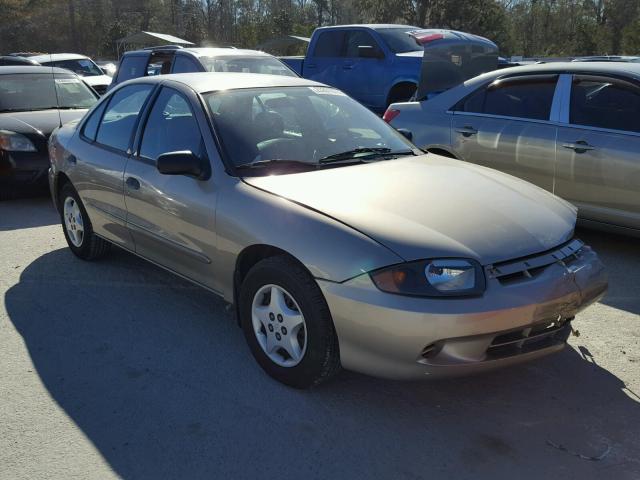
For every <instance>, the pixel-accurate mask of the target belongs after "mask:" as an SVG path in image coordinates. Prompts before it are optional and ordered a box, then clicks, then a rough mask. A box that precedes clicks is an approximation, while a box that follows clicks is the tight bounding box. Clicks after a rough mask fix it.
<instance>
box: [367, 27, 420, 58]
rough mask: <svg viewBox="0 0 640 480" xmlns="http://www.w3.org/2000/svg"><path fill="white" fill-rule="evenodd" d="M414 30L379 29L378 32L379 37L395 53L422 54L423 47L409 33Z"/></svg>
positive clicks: (411, 28)
mask: <svg viewBox="0 0 640 480" xmlns="http://www.w3.org/2000/svg"><path fill="white" fill-rule="evenodd" d="M413 30H415V28H413V27H408V28H380V29H377V30H376V32H378V35H380V36H381V37H382V39H383V40H384V42H385V43H386V44H387V46H388V47H389V49H390V50H391V51H392V52H393V53H406V52H421V51H422V50H423V48H422V45H420V44H419V43H418V41H417V40H416V39H415V38H413V37H412V36H411V35H409V34H408V33H407V32H412V31H413Z"/></svg>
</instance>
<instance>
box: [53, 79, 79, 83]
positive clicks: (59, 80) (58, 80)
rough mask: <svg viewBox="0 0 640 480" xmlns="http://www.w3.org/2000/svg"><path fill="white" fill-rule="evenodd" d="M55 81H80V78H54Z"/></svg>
mask: <svg viewBox="0 0 640 480" xmlns="http://www.w3.org/2000/svg"><path fill="white" fill-rule="evenodd" d="M56 83H60V84H63V83H80V80H79V79H77V78H56Z"/></svg>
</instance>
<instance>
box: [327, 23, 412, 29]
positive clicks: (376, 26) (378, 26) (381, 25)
mask: <svg viewBox="0 0 640 480" xmlns="http://www.w3.org/2000/svg"><path fill="white" fill-rule="evenodd" d="M356 27H359V28H370V29H372V30H380V29H384V28H412V29H414V30H420V27H414V26H413V25H403V24H398V23H364V24H362V23H361V24H350V25H334V26H327V27H320V28H318V30H332V29H334V28H356Z"/></svg>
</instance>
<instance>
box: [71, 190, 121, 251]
mask: <svg viewBox="0 0 640 480" xmlns="http://www.w3.org/2000/svg"><path fill="white" fill-rule="evenodd" d="M59 202H60V203H59V208H60V217H61V221H62V230H63V231H64V238H65V239H66V240H67V245H69V248H70V249H71V251H72V252H73V253H74V254H76V256H78V257H80V258H81V259H83V260H95V259H98V258H100V257H102V256H104V255H105V254H106V253H107V252H108V251H109V248H110V246H111V244H110V243H109V242H107V241H105V240H103V239H101V238H100V237H97V236H96V235H95V234H94V233H93V227H92V226H91V221H90V220H89V217H88V216H87V211H86V210H85V209H84V205H83V204H82V201H81V200H80V197H79V195H78V192H76V190H75V188H73V186H72V185H71V184H70V183H67V184H65V185H64V186H63V187H62V189H61V191H60V199H59Z"/></svg>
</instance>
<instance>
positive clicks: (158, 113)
mask: <svg viewBox="0 0 640 480" xmlns="http://www.w3.org/2000/svg"><path fill="white" fill-rule="evenodd" d="M185 150H188V151H190V152H191V153H193V154H195V155H196V156H202V153H203V150H204V145H203V142H202V136H201V135H200V129H199V128H198V122H197V120H196V118H195V117H194V115H193V111H192V110H191V107H190V106H189V103H188V101H187V99H186V98H184V97H183V96H182V95H181V94H180V93H178V92H176V91H175V90H173V89H171V88H167V87H165V88H163V89H162V92H160V95H158V98H157V100H156V101H155V103H154V104H153V108H152V109H151V113H150V114H149V118H148V119H147V124H146V125H145V129H144V133H143V135H142V143H141V145H140V156H143V157H146V158H149V159H151V160H157V159H158V157H159V156H160V155H162V154H163V153H169V152H179V151H185Z"/></svg>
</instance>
